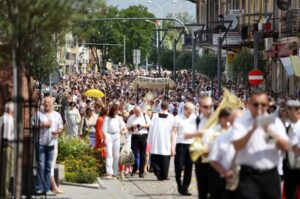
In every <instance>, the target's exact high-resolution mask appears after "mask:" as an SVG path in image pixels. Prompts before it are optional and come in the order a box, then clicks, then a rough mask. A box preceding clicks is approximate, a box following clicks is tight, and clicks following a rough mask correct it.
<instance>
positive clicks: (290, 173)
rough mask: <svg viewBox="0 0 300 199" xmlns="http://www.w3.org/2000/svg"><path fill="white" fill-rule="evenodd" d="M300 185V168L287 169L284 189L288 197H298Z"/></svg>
mask: <svg viewBox="0 0 300 199" xmlns="http://www.w3.org/2000/svg"><path fill="white" fill-rule="evenodd" d="M298 185H300V170H299V169H289V168H287V169H285V170H284V189H285V196H286V199H296V198H297V186H298Z"/></svg>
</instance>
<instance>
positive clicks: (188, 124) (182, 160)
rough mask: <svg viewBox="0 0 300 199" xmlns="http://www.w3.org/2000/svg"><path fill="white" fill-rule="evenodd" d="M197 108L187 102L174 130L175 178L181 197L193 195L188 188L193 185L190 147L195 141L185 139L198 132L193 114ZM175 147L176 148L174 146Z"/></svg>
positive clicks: (176, 120) (177, 117)
mask: <svg viewBox="0 0 300 199" xmlns="http://www.w3.org/2000/svg"><path fill="white" fill-rule="evenodd" d="M194 109H195V106H194V105H193V104H192V103H190V102H187V103H185V105H184V111H183V114H181V115H177V116H176V117H175V124H174V128H173V140H175V139H176V149H174V148H173V150H175V151H176V153H175V159H174V164H175V175H176V176H175V178H176V183H177V188H178V192H179V193H180V194H181V195H185V196H190V195H192V194H191V193H189V191H188V187H189V185H190V183H191V178H192V170H193V162H192V160H191V157H190V152H189V147H190V144H191V143H192V142H193V139H185V138H184V134H185V133H191V132H196V131H197V128H196V118H197V116H196V115H195V114H193V112H194ZM173 147H175V146H173ZM182 171H184V176H183V181H182V180H181V174H182Z"/></svg>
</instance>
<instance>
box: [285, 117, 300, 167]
mask: <svg viewBox="0 0 300 199" xmlns="http://www.w3.org/2000/svg"><path fill="white" fill-rule="evenodd" d="M287 125H288V126H287V130H288V136H289V138H290V146H291V147H293V146H297V147H299V148H300V121H299V120H298V121H297V122H296V123H292V122H291V121H288V122H287ZM287 155H288V157H287V158H288V161H289V164H290V167H291V168H293V169H300V157H299V156H298V155H296V154H295V153H294V152H293V151H292V150H291V149H290V150H289V151H288V153H287Z"/></svg>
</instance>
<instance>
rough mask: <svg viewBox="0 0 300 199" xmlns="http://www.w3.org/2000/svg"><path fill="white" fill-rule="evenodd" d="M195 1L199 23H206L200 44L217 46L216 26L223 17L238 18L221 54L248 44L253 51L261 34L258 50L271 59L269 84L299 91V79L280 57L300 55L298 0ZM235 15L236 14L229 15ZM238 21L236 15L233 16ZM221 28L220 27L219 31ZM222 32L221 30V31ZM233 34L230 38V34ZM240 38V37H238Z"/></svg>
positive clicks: (275, 89)
mask: <svg viewBox="0 0 300 199" xmlns="http://www.w3.org/2000/svg"><path fill="white" fill-rule="evenodd" d="M189 1H191V2H194V3H195V4H196V17H197V23H199V24H205V31H204V32H205V34H207V35H206V36H205V39H206V40H207V41H206V42H202V43H201V45H200V47H201V48H204V49H210V50H216V47H215V45H212V44H215V42H216V38H214V37H215V36H217V35H216V34H215V33H216V29H217V28H216V27H217V23H216V22H217V21H220V17H222V18H223V17H224V19H225V20H226V19H230V20H231V19H234V18H236V19H237V20H236V22H237V23H236V26H235V25H234V24H233V25H234V27H233V28H232V29H231V30H229V33H228V34H229V35H228V37H227V39H226V40H225V41H224V43H223V46H222V54H223V55H226V54H227V55H228V54H232V53H234V52H236V51H238V50H237V49H241V48H244V47H248V48H250V49H251V50H252V51H253V46H254V35H255V33H256V32H259V33H261V34H260V37H259V41H258V42H259V48H258V49H259V51H260V52H263V53H264V55H265V58H266V59H268V60H269V63H270V64H269V65H270V67H269V68H270V70H269V73H268V74H267V80H268V81H265V86H266V88H269V89H270V91H273V92H275V93H281V94H285V95H295V94H297V95H299V91H300V90H298V88H300V79H299V77H296V76H295V75H291V76H288V75H287V73H286V70H285V67H283V65H282V63H281V61H280V58H281V57H287V56H290V55H298V51H299V50H298V49H299V44H300V1H299V0H189ZM230 15H235V16H230ZM234 21H235V19H234ZM219 32H220V31H219ZM221 32H222V31H221ZM229 37H230V38H229ZM238 38H240V39H238Z"/></svg>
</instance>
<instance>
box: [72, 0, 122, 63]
mask: <svg viewBox="0 0 300 199" xmlns="http://www.w3.org/2000/svg"><path fill="white" fill-rule="evenodd" d="M119 14H120V11H119V10H118V8H117V7H115V6H106V5H102V7H101V8H99V9H95V10H93V11H92V14H88V15H87V17H86V18H85V19H84V20H80V21H79V22H78V23H77V24H76V25H74V26H73V28H72V33H73V34H74V35H75V36H77V38H78V40H79V41H80V43H82V44H83V45H85V46H87V47H89V48H90V49H91V52H92V56H93V57H94V58H95V60H96V63H97V65H98V68H101V65H100V61H99V60H100V58H99V57H98V54H97V53H96V51H95V50H97V49H99V50H101V55H102V60H103V61H104V62H105V61H107V60H108V59H109V58H111V54H112V53H113V52H114V51H115V48H117V50H118V51H121V52H122V50H121V49H122V48H121V47H118V46H117V47H116V46H107V45H104V44H122V43H123V42H122V43H119V42H120V38H121V37H122V33H121V31H120V29H121V28H120V26H121V25H122V24H121V22H120V21H98V20H94V19H97V18H114V17H118V16H119ZM102 64H104V63H102Z"/></svg>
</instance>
